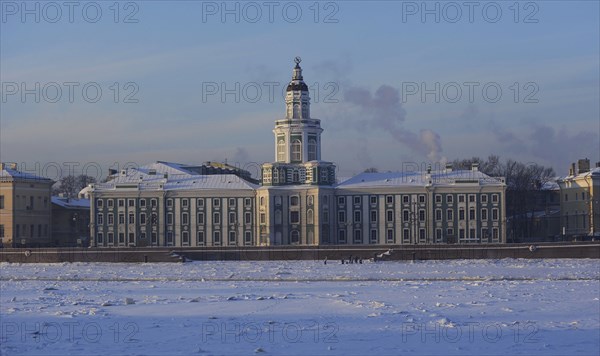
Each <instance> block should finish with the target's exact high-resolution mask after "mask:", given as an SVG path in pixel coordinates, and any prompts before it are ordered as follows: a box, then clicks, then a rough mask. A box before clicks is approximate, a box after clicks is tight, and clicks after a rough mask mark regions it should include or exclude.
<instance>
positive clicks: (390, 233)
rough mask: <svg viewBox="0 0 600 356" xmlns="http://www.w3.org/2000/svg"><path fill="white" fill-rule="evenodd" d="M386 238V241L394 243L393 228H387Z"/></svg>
mask: <svg viewBox="0 0 600 356" xmlns="http://www.w3.org/2000/svg"><path fill="white" fill-rule="evenodd" d="M386 240H387V242H388V243H390V244H391V243H394V240H395V238H394V230H393V229H387V236H386Z"/></svg>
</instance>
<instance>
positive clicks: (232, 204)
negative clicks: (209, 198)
mask: <svg viewBox="0 0 600 356" xmlns="http://www.w3.org/2000/svg"><path fill="white" fill-rule="evenodd" d="M227 205H229V207H230V208H233V207H235V198H229V202H228V204H227Z"/></svg>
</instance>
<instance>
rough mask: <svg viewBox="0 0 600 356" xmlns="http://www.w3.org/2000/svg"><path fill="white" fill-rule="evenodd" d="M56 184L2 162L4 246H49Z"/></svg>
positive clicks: (0, 211)
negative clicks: (52, 194)
mask: <svg viewBox="0 0 600 356" xmlns="http://www.w3.org/2000/svg"><path fill="white" fill-rule="evenodd" d="M53 184H54V181H52V180H51V179H48V178H43V177H39V176H37V175H34V174H30V173H25V172H20V171H19V170H17V165H16V164H15V163H1V173H0V241H1V244H2V246H5V247H23V246H48V245H50V238H51V228H52V223H51V217H52V216H51V204H50V195H51V189H52V185H53Z"/></svg>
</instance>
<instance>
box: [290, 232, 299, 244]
mask: <svg viewBox="0 0 600 356" xmlns="http://www.w3.org/2000/svg"><path fill="white" fill-rule="evenodd" d="M299 242H300V233H299V232H298V230H292V232H291V234H290V243H292V244H298V243H299Z"/></svg>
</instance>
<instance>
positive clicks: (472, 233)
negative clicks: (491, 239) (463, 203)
mask: <svg viewBox="0 0 600 356" xmlns="http://www.w3.org/2000/svg"><path fill="white" fill-rule="evenodd" d="M469 238H470V239H475V238H477V236H475V229H469Z"/></svg>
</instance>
